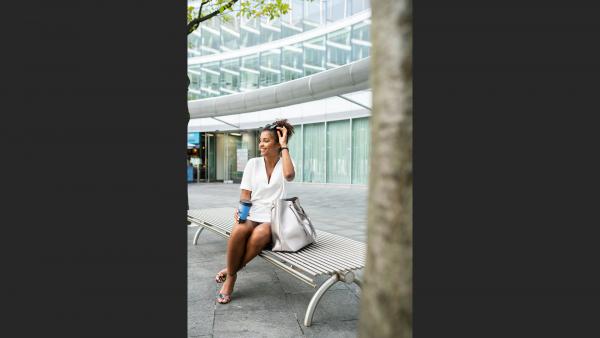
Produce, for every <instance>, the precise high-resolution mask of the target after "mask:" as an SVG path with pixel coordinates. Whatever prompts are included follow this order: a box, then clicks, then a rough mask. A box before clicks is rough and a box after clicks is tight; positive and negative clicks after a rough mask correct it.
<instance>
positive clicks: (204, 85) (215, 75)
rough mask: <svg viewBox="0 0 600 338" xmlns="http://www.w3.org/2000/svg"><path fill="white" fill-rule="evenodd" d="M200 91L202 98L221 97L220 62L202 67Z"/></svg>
mask: <svg viewBox="0 0 600 338" xmlns="http://www.w3.org/2000/svg"><path fill="white" fill-rule="evenodd" d="M200 74H201V75H200V91H201V94H200V95H201V97H203V98H204V97H211V96H219V95H220V94H221V92H220V91H219V87H220V81H219V78H220V75H221V73H220V72H219V62H210V63H205V64H203V65H201V66H200Z"/></svg>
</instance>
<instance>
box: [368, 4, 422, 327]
mask: <svg viewBox="0 0 600 338" xmlns="http://www.w3.org/2000/svg"><path fill="white" fill-rule="evenodd" d="M371 8H372V28H371V34H372V35H371V36H372V43H373V48H372V51H373V53H372V54H373V55H372V57H371V59H372V64H371V86H372V89H373V114H372V118H371V121H372V123H371V142H372V151H371V161H370V163H371V167H370V176H369V202H368V203H369V205H368V211H367V214H368V231H367V238H368V239H367V246H368V252H367V263H366V267H365V274H364V287H363V290H362V293H361V308H360V322H359V336H360V337H378V338H379V337H394V338H396V337H399V338H406V337H412V207H413V203H412V186H413V179H412V177H413V175H412V1H410V0H371Z"/></svg>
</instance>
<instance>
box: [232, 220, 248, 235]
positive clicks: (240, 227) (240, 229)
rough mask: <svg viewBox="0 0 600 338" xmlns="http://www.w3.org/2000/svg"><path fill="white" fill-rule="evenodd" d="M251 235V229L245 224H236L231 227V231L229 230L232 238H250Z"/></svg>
mask: <svg viewBox="0 0 600 338" xmlns="http://www.w3.org/2000/svg"><path fill="white" fill-rule="evenodd" d="M251 233H252V227H251V226H250V225H248V224H245V223H237V224H235V225H234V226H233V230H231V236H233V235H234V234H236V235H237V234H239V235H243V236H250V234H251Z"/></svg>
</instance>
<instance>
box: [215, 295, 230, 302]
mask: <svg viewBox="0 0 600 338" xmlns="http://www.w3.org/2000/svg"><path fill="white" fill-rule="evenodd" d="M229 302H231V294H227V293H219V296H218V297H217V303H219V304H227V303H229Z"/></svg>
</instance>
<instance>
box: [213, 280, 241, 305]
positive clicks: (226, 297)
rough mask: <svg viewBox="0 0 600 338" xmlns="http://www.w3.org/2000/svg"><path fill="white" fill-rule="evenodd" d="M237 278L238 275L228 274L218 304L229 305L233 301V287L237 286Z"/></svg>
mask: <svg viewBox="0 0 600 338" xmlns="http://www.w3.org/2000/svg"><path fill="white" fill-rule="evenodd" d="M236 278H237V275H230V274H227V278H226V279H225V282H224V283H223V287H222V288H221V291H219V296H218V297H217V302H219V303H220V304H227V303H229V302H230V301H231V294H232V293H233V286H234V285H235V280H236Z"/></svg>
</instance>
